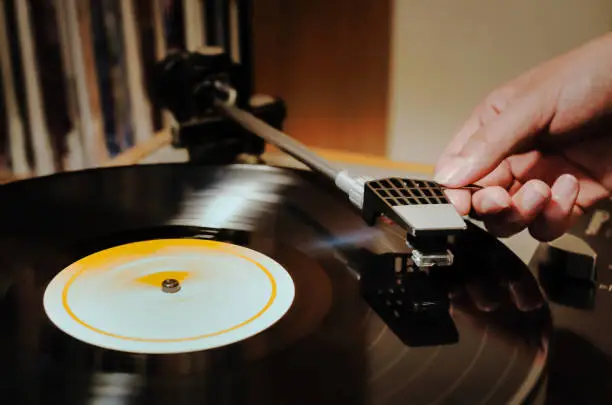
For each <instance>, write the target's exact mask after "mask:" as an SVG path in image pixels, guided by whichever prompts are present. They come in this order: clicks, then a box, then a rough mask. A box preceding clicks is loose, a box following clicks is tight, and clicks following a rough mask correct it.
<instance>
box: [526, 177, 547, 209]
mask: <svg viewBox="0 0 612 405" xmlns="http://www.w3.org/2000/svg"><path fill="white" fill-rule="evenodd" d="M547 197H548V192H547V188H546V186H545V185H543V184H540V183H535V184H531V185H530V187H525V192H524V194H523V204H522V205H523V207H524V208H525V209H526V210H527V211H530V210H533V209H535V208H537V207H538V206H539V205H540V204H542V202H544V201H545V200H546V198H547Z"/></svg>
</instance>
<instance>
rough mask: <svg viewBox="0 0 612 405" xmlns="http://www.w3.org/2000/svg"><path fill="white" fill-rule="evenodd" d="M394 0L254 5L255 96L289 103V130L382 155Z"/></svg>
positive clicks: (258, 0) (264, 1) (263, 0)
mask: <svg viewBox="0 0 612 405" xmlns="http://www.w3.org/2000/svg"><path fill="white" fill-rule="evenodd" d="M390 14H391V0H255V1H254V47H255V51H254V53H255V71H256V73H255V80H256V90H257V91H258V92H263V93H268V94H272V95H279V96H281V97H282V98H283V99H284V100H285V101H286V102H287V105H288V114H289V117H288V120H287V125H286V128H285V130H286V132H288V133H289V134H291V135H292V136H294V137H296V138H297V139H299V140H301V141H302V142H304V143H306V144H308V145H311V146H316V147H322V148H332V149H341V150H346V151H353V152H361V153H371V154H376V155H384V154H385V151H386V134H387V109H388V106H387V104H388V101H387V98H388V97H387V96H388V86H389V85H388V82H389V65H390V37H391V26H390V21H391V18H390V17H391V15H390Z"/></svg>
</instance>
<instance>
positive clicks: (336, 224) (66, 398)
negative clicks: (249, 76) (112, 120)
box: [0, 165, 550, 405]
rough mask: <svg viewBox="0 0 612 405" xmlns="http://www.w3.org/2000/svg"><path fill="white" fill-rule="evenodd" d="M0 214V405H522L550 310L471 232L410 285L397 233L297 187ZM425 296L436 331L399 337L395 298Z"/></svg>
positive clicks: (238, 176)
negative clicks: (450, 261)
mask: <svg viewBox="0 0 612 405" xmlns="http://www.w3.org/2000/svg"><path fill="white" fill-rule="evenodd" d="M0 206H1V208H2V209H1V210H0V221H1V223H2V224H3V225H2V228H1V229H0V238H1V240H2V243H1V244H0V260H1V261H2V263H1V264H2V265H1V266H0V303H1V305H0V315H1V316H2V322H0V340H1V343H2V345H1V347H2V348H3V350H4V352H3V354H2V362H0V387H1V388H0V395H2V398H3V399H5V400H6V401H7V402H10V403H23V404H52V405H53V404H66V405H69V404H92V403H111V402H112V403H147V404H173V405H178V404H202V403H216V404H263V403H266V404H289V403H291V404H312V403H317V404H359V405H363V404H389V405H393V404H464V403H465V404H499V403H522V402H525V401H529V400H530V399H531V395H532V393H533V390H534V388H536V387H537V386H538V384H539V381H540V377H541V374H542V371H543V369H544V367H545V364H546V358H547V354H548V339H549V331H550V315H549V311H548V308H547V306H546V305H545V304H544V302H543V299H542V297H541V295H539V290H538V289H537V287H534V285H535V284H534V281H533V277H531V274H530V273H529V271H528V269H527V267H526V266H525V265H524V264H523V263H522V262H521V261H520V260H519V259H518V258H517V257H515V256H514V255H513V254H512V253H511V252H510V251H509V250H507V249H506V248H505V247H504V246H503V244H501V243H499V242H498V241H497V240H495V239H494V238H492V237H490V236H489V235H488V234H487V233H485V232H484V231H482V230H480V229H478V228H477V227H474V226H471V227H470V230H469V232H468V233H467V236H466V237H465V239H463V240H460V241H459V242H458V244H457V249H458V250H457V260H456V264H455V265H454V267H453V268H451V269H444V270H445V271H444V272H442V273H439V274H436V275H435V280H436V282H435V283H434V284H435V285H434V286H433V287H431V286H427V287H425V286H422V285H421V284H420V283H421V281H422V280H420V279H418V278H417V279H414V278H413V276H414V275H415V274H417V273H415V272H414V271H413V270H414V269H412V268H411V267H410V263H406V262H405V261H404V262H403V265H402V266H399V267H398V265H397V263H399V261H401V260H400V259H402V258H403V257H405V254H406V253H407V252H409V251H408V250H407V247H406V245H405V243H404V237H403V234H402V233H401V232H399V231H398V230H397V229H396V228H394V227H393V226H392V225H388V224H380V226H376V227H368V226H367V225H366V224H365V223H364V222H363V221H362V220H361V219H360V217H359V215H358V214H357V213H356V212H354V211H352V210H351V208H350V207H349V206H348V204H347V203H346V201H345V200H344V197H343V196H341V195H340V194H339V193H336V192H335V190H334V189H333V188H330V187H327V186H326V185H325V184H324V183H322V182H319V181H318V180H317V177H316V176H314V175H312V174H311V173H309V172H303V171H298V170H295V171H294V170H283V169H276V168H271V167H266V166H240V165H237V166H224V167H193V166H189V165H152V166H138V167H122V168H111V169H104V170H89V171H83V172H77V173H66V174H61V175H55V176H50V177H46V178H39V179H33V180H28V181H23V182H19V183H13V184H9V185H6V186H3V187H2V188H0ZM474 247H476V248H474ZM398 260H399V261H398ZM402 260H403V259H402ZM262 267H263V268H265V269H267V270H268V272H266V271H264V270H263V269H262ZM446 270H448V271H446ZM389 274H395V276H393V277H394V278H393V280H394V282H397V285H389V286H388V287H389V288H382V287H383V286H384V285H385V284H384V283H385V282H386V281H385V280H386V279H385V277H386V276H385V275H389ZM433 276H434V275H433V274H432V277H433ZM167 281H173V282H176V283H170V284H164V282H167ZM402 283H403V284H402ZM177 284H178V285H177ZM274 289H276V290H275V291H276V294H277V296H276V298H275V300H273V302H272V303H271V304H269V301H270V294H271V292H272V291H273V290H274ZM66 290H67V291H68V292H67V293H66ZM430 290H431V291H434V290H435V291H438V292H440V291H441V292H442V294H437V295H436V294H433V295H432V296H436V297H439V296H441V295H444V296H445V297H448V299H449V303H450V304H449V305H450V311H447V312H448V314H449V320H450V321H449V325H448V326H449V329H444V328H441V325H442V324H443V322H442V320H441V319H442V318H440V317H439V314H438V315H436V317H434V318H431V319H430V318H428V317H427V316H426V317H425V318H423V317H420V318H418V322H413V321H414V320H415V319H416V318H414V319H413V317H412V315H411V313H410V308H409V306H406V305H405V301H406V299H407V298H409V293H408V292H406V291H412V293H414V294H416V295H419V294H425V293H426V292H427V291H430ZM402 294H404V295H402ZM66 300H67V301H66ZM442 301H443V300H442ZM66 302H68V308H69V309H70V311H72V314H73V315H75V317H72V316H71V315H70V311H69V310H67V308H66V306H65V305H64V304H65V303H66ZM268 304H269V305H268ZM442 312H444V311H441V312H440V313H442ZM447 312H444V313H447ZM258 314H263V315H261V316H260V317H258ZM387 315H388V316H387ZM76 318H78V319H79V320H81V321H83V323H86V324H87V325H90V326H91V327H90V328H88V327H86V326H84V325H83V324H81V323H79V322H78V321H77V319H76ZM245 322H246V323H245ZM236 325H247V326H241V327H237V326H236ZM432 326H434V327H433V328H432V329H431V331H429V332H427V331H428V329H427V328H428V327H432ZM100 331H101V332H103V333H100ZM222 332H223V333H222ZM425 332H427V333H425ZM414 334H419V339H418V344H412V343H411V342H414V341H415V340H414V339H412V337H413V335H414ZM126 337H127V338H129V339H125V338H126ZM189 337H191V339H188V338H189ZM176 340H181V341H182V342H181V343H176Z"/></svg>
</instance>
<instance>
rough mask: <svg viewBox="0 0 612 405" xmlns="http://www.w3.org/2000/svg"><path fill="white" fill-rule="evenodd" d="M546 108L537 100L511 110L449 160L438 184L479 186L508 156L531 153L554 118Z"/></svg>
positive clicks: (527, 101) (532, 99) (523, 103)
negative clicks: (531, 147)
mask: <svg viewBox="0 0 612 405" xmlns="http://www.w3.org/2000/svg"><path fill="white" fill-rule="evenodd" d="M542 104H543V103H542V102H541V98H540V97H537V99H536V98H531V99H523V100H521V101H518V102H516V103H514V104H512V105H510V106H508V107H507V108H506V109H505V110H504V111H503V112H502V113H501V114H499V115H498V116H497V117H496V118H494V119H492V120H491V121H489V122H488V123H487V124H485V125H484V126H482V127H480V129H478V130H477V131H476V132H474V133H473V134H472V135H471V136H470V137H469V138H468V139H467V140H466V141H465V143H464V144H463V146H462V147H461V148H460V149H459V150H457V151H456V152H454V153H453V154H451V155H450V156H447V157H445V159H444V162H443V163H442V164H441V165H440V166H439V168H438V170H437V173H436V174H435V177H434V179H435V181H436V182H438V183H440V184H442V185H444V186H447V187H463V186H466V185H468V184H470V183H475V182H477V181H478V180H480V179H482V178H483V177H485V176H486V175H488V174H489V173H491V172H492V171H493V170H494V169H495V168H496V167H497V166H498V165H499V164H500V163H501V162H502V161H503V160H504V159H506V158H507V157H508V156H510V155H512V154H514V153H516V152H517V151H519V150H521V151H522V150H525V149H527V148H528V147H529V146H530V145H531V144H532V142H531V141H532V140H533V138H534V136H535V135H536V134H537V133H539V132H540V131H541V130H542V129H543V128H545V127H546V126H547V125H548V123H549V122H550V120H551V118H552V114H551V113H550V111H551V109H550V108H544V105H542Z"/></svg>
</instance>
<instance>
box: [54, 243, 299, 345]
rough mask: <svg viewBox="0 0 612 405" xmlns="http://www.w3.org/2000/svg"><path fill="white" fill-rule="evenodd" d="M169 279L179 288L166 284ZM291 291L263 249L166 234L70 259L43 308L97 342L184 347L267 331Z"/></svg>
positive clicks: (285, 305) (280, 314)
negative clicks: (170, 237)
mask: <svg viewBox="0 0 612 405" xmlns="http://www.w3.org/2000/svg"><path fill="white" fill-rule="evenodd" d="M166 280H173V281H176V282H178V283H179V286H180V288H178V289H176V288H175V289H166V290H164V289H163V287H162V284H163V283H164V281H166ZM176 290H178V291H176ZM294 296H295V286H294V284H293V280H292V279H291V276H290V275H289V274H288V273H287V271H286V270H285V269H284V268H283V267H282V266H281V265H280V264H278V263H277V262H275V261H274V260H272V259H270V258H269V257H267V256H265V255H263V254H261V253H259V252H256V251H254V250H251V249H248V248H245V247H241V246H236V245H232V244H228V243H222V242H216V241H208V240H198V239H161V240H150V241H143V242H135V243H129V244H126V245H121V246H117V247H113V248H110V249H107V250H103V251H101V252H97V253H94V254H92V255H90V256H87V257H85V258H83V259H81V260H79V261H77V262H75V263H73V264H72V265H70V266H68V267H67V268H65V269H64V270H62V271H61V272H59V273H58V274H57V275H56V276H55V277H54V278H53V280H52V281H51V283H50V284H49V285H48V286H47V289H46V291H45V295H44V308H45V312H46V313H47V316H48V317H49V318H50V319H51V321H52V322H53V323H54V324H55V325H56V326H57V327H58V328H60V329H61V330H63V331H64V332H65V333H67V334H68V335H70V336H72V337H74V338H75V339H78V340H81V341H83V342H86V343H89V344H92V345H95V346H99V347H103V348H107V349H111V350H117V351H123V352H132V353H151V354H154V353H184V352H193V351H200V350H206V349H210V348H215V347H220V346H224V345H228V344H231V343H235V342H238V341H240V340H243V339H246V338H249V337H251V336H253V335H255V334H258V333H260V332H262V331H264V330H265V329H267V328H269V327H270V326H272V325H273V324H275V323H276V322H277V321H278V320H279V319H280V318H282V317H283V315H284V314H285V313H286V312H287V311H288V310H289V308H290V307H291V305H292V303H293V299H294Z"/></svg>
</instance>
